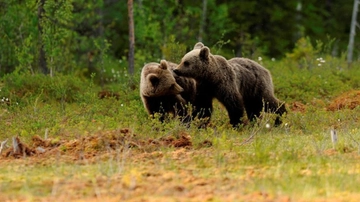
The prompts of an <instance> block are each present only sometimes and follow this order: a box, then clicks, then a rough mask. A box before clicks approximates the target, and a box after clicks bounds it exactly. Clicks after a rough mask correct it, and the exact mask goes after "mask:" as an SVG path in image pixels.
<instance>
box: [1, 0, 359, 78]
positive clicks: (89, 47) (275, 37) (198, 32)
mask: <svg viewBox="0 0 360 202" xmlns="http://www.w3.org/2000/svg"><path fill="white" fill-rule="evenodd" d="M127 6H128V4H127V0H93V1H85V0H37V1H23V0H6V1H5V0H1V1H0V14H1V19H0V76H1V75H4V74H6V73H11V72H14V71H19V72H23V71H28V72H31V73H37V72H42V73H45V74H50V75H53V74H55V73H62V74H68V73H71V74H75V75H79V76H90V74H91V73H96V74H97V75H101V74H102V73H103V72H109V71H111V70H113V69H115V70H116V71H118V70H120V71H123V70H124V71H127V57H128V52H129V26H128V21H129V19H128V7H127ZM352 9H353V1H351V0H325V1H319V0H306V1H304V0H279V1H273V0H257V1H253V0H243V1H238V0H232V1H225V0H202V1H194V0H134V1H133V12H134V24H135V66H136V68H138V69H139V68H140V67H142V65H143V64H144V62H149V61H157V60H160V59H161V58H165V59H168V60H173V61H174V62H179V59H180V58H181V54H183V53H184V52H185V51H187V50H189V49H190V48H192V46H193V45H194V44H195V43H196V42H197V41H202V42H204V43H205V44H206V45H208V46H209V47H211V48H212V51H214V52H215V53H218V54H220V53H221V54H223V55H224V56H226V57H232V56H245V57H250V58H251V57H253V56H254V54H258V55H259V54H260V55H264V56H268V57H275V58H281V57H283V56H284V55H285V53H287V52H290V51H291V50H292V49H293V48H294V45H295V43H296V41H297V40H298V39H300V38H301V37H309V38H310V39H311V41H312V43H313V44H314V45H315V44H316V41H318V40H321V41H322V42H323V43H327V42H328V41H330V40H331V41H333V43H332V46H331V50H330V51H331V52H330V53H331V54H333V55H334V56H339V55H340V54H341V53H343V52H345V51H346V47H347V45H348V37H349V30H350V23H351V14H352ZM357 37H359V36H357ZM355 41H360V40H356V39H355ZM358 51H359V47H358V46H355V56H357V52H358ZM109 61H112V62H109ZM113 72H114V71H113Z"/></svg>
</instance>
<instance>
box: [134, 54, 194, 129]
mask: <svg viewBox="0 0 360 202" xmlns="http://www.w3.org/2000/svg"><path fill="white" fill-rule="evenodd" d="M176 66H177V64H175V63H171V62H167V61H165V60H161V62H160V64H159V63H154V62H151V63H148V64H146V65H145V66H144V67H143V68H142V71H141V79H140V96H141V99H142V102H143V104H144V107H145V108H146V110H147V112H148V113H149V114H150V115H152V116H154V115H155V114H156V113H159V114H160V117H159V119H160V121H162V122H163V121H164V120H165V118H166V116H167V115H168V114H172V115H173V116H178V117H181V118H182V122H189V121H190V120H191V116H190V115H188V110H187V109H186V107H185V106H186V105H187V104H188V103H189V102H193V100H194V97H195V90H196V83H195V80H194V79H191V78H185V77H179V76H177V75H176V74H174V73H173V71H172V69H174V68H175V67H176Z"/></svg>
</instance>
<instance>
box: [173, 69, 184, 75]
mask: <svg viewBox="0 0 360 202" xmlns="http://www.w3.org/2000/svg"><path fill="white" fill-rule="evenodd" d="M173 71H174V73H175V74H176V75H178V76H182V75H181V71H180V70H178V69H174V70H173Z"/></svg>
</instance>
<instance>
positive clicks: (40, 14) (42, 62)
mask: <svg viewBox="0 0 360 202" xmlns="http://www.w3.org/2000/svg"><path fill="white" fill-rule="evenodd" d="M44 4H45V0H40V2H39V5H38V6H39V7H38V13H37V15H38V31H39V43H40V44H39V68H40V72H41V73H43V74H49V69H48V68H47V64H46V56H45V50H44V44H43V41H42V37H43V36H42V35H43V27H42V25H41V21H42V18H43V15H44V13H45V10H44Z"/></svg>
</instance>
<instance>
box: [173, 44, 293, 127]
mask: <svg viewBox="0 0 360 202" xmlns="http://www.w3.org/2000/svg"><path fill="white" fill-rule="evenodd" d="M174 72H175V73H176V74H177V75H179V76H184V77H189V78H194V79H195V81H196V82H197V83H201V86H202V88H201V89H197V90H198V92H197V93H198V94H203V95H204V96H202V97H203V100H198V101H197V102H204V103H209V102H211V101H212V99H213V98H216V99H218V100H219V101H220V102H221V103H222V104H223V105H224V106H225V108H226V110H227V112H228V116H229V118H230V123H231V124H232V125H233V126H234V127H237V126H239V124H241V123H242V122H241V118H242V116H243V115H244V110H245V111H246V113H247V116H248V119H249V120H250V121H253V120H254V119H256V117H259V116H260V113H261V111H262V110H263V108H264V107H265V109H264V110H265V112H272V113H276V114H278V117H277V118H276V120H275V125H280V124H281V121H280V117H279V116H281V115H282V114H283V113H285V112H286V109H285V106H284V103H282V102H280V101H279V100H278V99H277V98H276V97H275V95H274V86H273V83H272V78H271V74H270V72H269V71H268V70H267V69H265V68H264V67H263V66H261V65H260V64H258V63H256V62H255V61H252V60H250V59H246V58H232V59H230V60H227V59H225V58H224V57H222V56H220V55H213V54H211V53H210V49H209V48H208V47H206V46H204V44H202V43H201V42H198V43H197V44H196V45H195V46H194V49H193V50H192V51H190V52H188V53H187V54H185V56H184V57H183V58H182V59H181V63H180V64H179V65H178V67H177V68H176V69H175V70H174Z"/></svg>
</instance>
